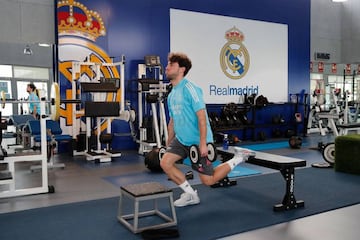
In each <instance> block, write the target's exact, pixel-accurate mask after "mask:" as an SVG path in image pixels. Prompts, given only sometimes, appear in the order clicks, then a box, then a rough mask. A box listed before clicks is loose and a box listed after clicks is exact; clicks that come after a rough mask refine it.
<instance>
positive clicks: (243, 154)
mask: <svg viewBox="0 0 360 240" xmlns="http://www.w3.org/2000/svg"><path fill="white" fill-rule="evenodd" d="M234 150H235V153H236V155H235V157H236V156H238V155H240V157H242V158H243V161H247V160H248V158H249V157H255V156H256V153H255V152H254V151H251V150H250V149H246V148H240V147H234Z"/></svg>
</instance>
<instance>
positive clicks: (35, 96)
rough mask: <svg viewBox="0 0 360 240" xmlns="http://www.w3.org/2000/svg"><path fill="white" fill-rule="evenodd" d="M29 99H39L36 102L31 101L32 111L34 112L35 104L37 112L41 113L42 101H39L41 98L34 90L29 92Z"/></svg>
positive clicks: (30, 109) (30, 107)
mask: <svg viewBox="0 0 360 240" xmlns="http://www.w3.org/2000/svg"><path fill="white" fill-rule="evenodd" d="M29 101H37V102H36V103H34V102H30V103H29V111H30V113H33V112H34V106H36V113H37V114H40V102H39V101H40V99H39V97H38V96H37V95H36V94H35V93H34V92H32V93H30V94H29Z"/></svg>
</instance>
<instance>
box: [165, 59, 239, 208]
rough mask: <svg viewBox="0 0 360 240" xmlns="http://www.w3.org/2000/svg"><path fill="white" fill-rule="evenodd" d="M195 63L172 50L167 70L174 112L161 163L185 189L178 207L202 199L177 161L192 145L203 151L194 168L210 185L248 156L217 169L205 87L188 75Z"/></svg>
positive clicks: (170, 99)
mask: <svg viewBox="0 0 360 240" xmlns="http://www.w3.org/2000/svg"><path fill="white" fill-rule="evenodd" d="M191 66H192V64H191V60H190V59H189V58H188V57H187V56H186V55H185V54H183V53H170V54H169V56H168V64H167V66H166V70H165V74H166V77H167V79H169V80H170V82H171V84H172V90H171V92H170V94H169V96H168V99H167V103H168V108H169V115H170V121H169V124H168V133H169V137H168V140H167V143H166V147H167V148H166V152H165V154H164V155H163V157H162V159H161V161H160V165H161V167H162V169H163V170H164V172H165V173H166V174H167V175H168V177H169V178H170V179H171V180H172V181H174V182H175V183H176V184H177V185H179V187H180V188H181V189H182V190H183V191H184V193H183V194H181V196H180V198H179V199H178V200H176V201H175V202H174V205H175V206H176V207H184V206H187V205H193V204H198V203H200V198H199V196H198V193H197V191H196V190H194V189H193V188H192V187H191V185H190V184H189V182H188V181H187V180H186V178H185V175H184V174H183V173H182V172H181V171H180V170H179V169H178V168H177V166H176V165H175V164H176V163H177V162H178V161H182V160H183V159H185V158H186V157H188V155H189V147H190V146H191V145H193V144H196V145H198V147H199V150H200V155H201V157H200V161H198V162H199V163H198V164H197V166H196V167H194V166H193V168H194V170H196V171H197V172H199V176H200V179H201V182H202V183H203V184H205V185H208V186H210V185H213V184H215V183H216V182H218V181H220V180H221V179H223V178H224V177H226V176H227V174H228V173H229V172H230V171H231V170H232V169H233V168H234V167H235V166H236V165H238V164H239V163H240V162H243V159H244V157H246V156H242V155H241V154H240V155H236V156H235V157H234V158H232V159H231V160H229V161H227V162H225V163H222V164H221V165H219V166H218V167H216V168H215V169H214V168H213V166H212V164H211V162H210V161H209V160H208V159H207V156H208V147H207V143H210V142H213V134H212V131H211V128H210V124H209V120H208V116H207V112H206V107H205V103H204V100H203V93H202V90H201V88H200V87H198V86H197V85H195V84H194V83H192V82H190V81H189V80H187V79H186V78H184V77H185V76H186V74H187V73H188V72H189V70H190V69H191Z"/></svg>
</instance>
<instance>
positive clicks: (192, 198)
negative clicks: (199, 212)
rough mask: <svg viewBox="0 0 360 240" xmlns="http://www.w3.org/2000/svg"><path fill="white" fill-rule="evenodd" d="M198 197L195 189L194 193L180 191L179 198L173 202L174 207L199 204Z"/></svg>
mask: <svg viewBox="0 0 360 240" xmlns="http://www.w3.org/2000/svg"><path fill="white" fill-rule="evenodd" d="M199 203H200V198H199V196H198V194H197V191H195V194H191V193H186V192H184V193H182V194H181V196H180V198H179V199H178V200H176V201H175V202H174V206H175V207H185V206H188V205H194V204H199Z"/></svg>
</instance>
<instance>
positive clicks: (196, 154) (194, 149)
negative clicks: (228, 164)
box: [189, 143, 217, 164]
mask: <svg viewBox="0 0 360 240" xmlns="http://www.w3.org/2000/svg"><path fill="white" fill-rule="evenodd" d="M207 148H208V156H207V158H208V160H209V161H210V162H214V161H215V160H216V157H217V155H216V150H215V146H214V144H212V143H208V144H207ZM189 158H190V160H191V162H192V163H193V164H197V163H198V162H199V160H200V158H201V154H200V149H199V146H198V145H195V144H194V145H191V146H190V148H189Z"/></svg>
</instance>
